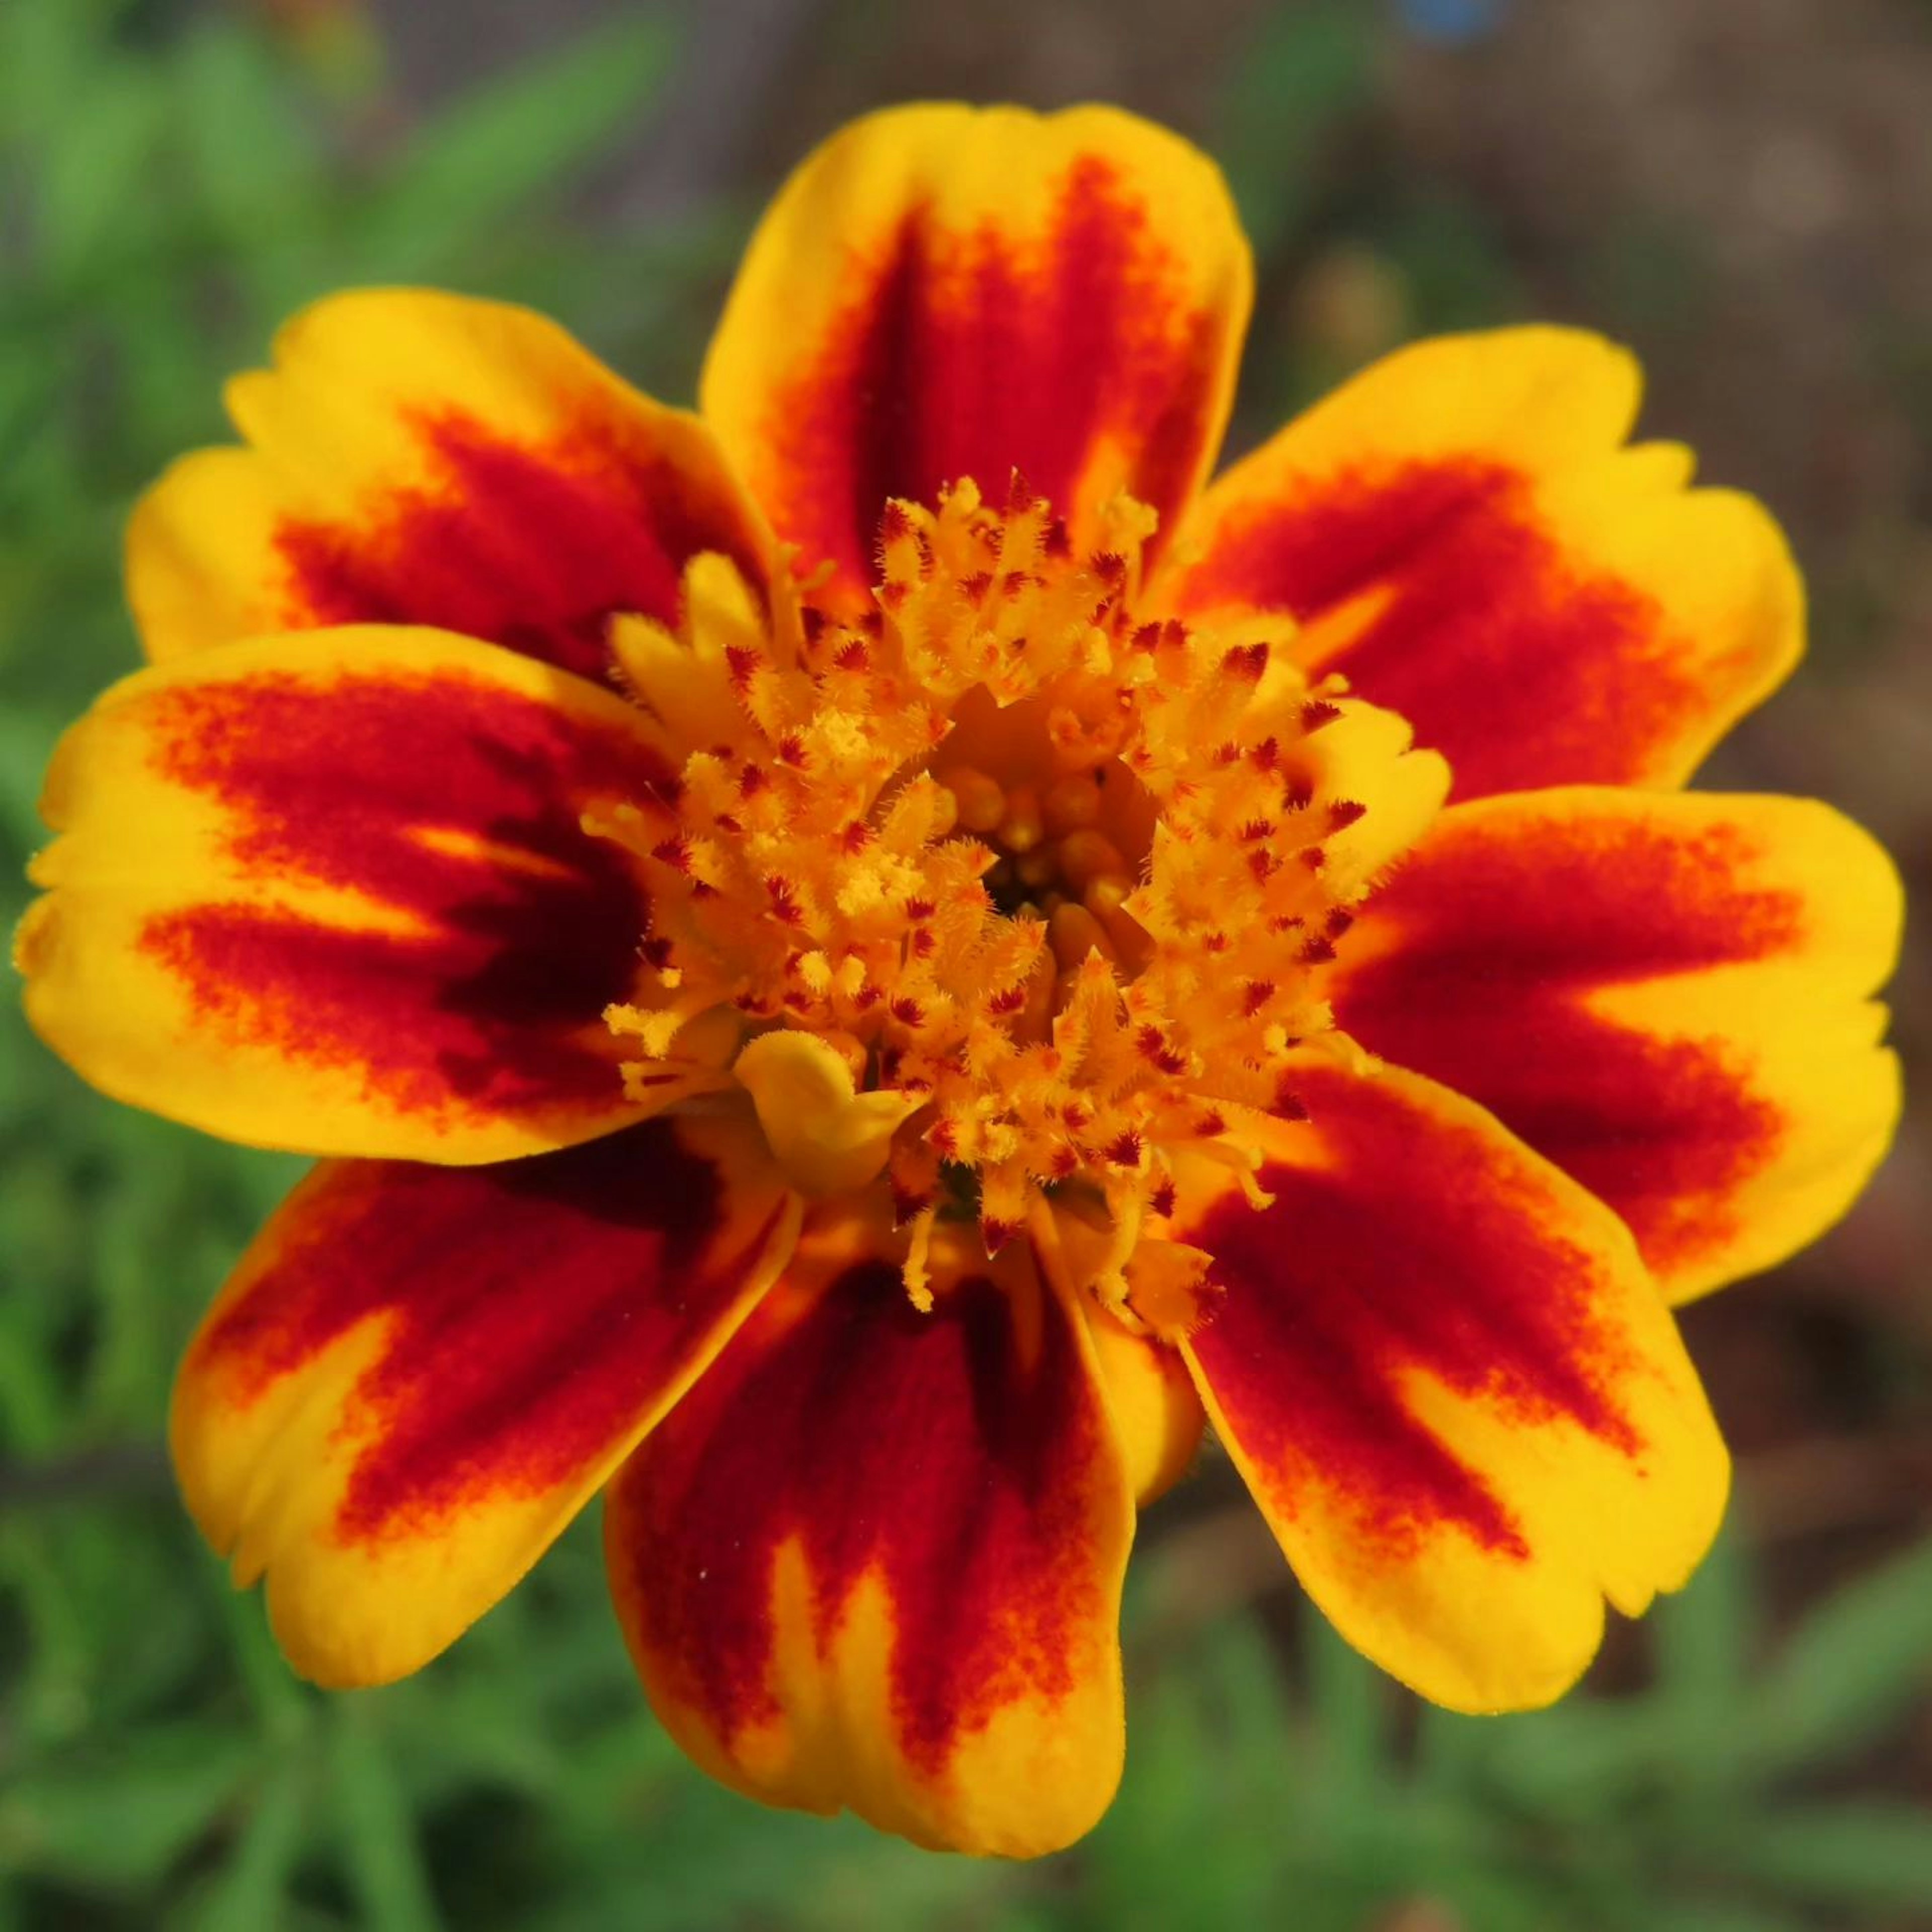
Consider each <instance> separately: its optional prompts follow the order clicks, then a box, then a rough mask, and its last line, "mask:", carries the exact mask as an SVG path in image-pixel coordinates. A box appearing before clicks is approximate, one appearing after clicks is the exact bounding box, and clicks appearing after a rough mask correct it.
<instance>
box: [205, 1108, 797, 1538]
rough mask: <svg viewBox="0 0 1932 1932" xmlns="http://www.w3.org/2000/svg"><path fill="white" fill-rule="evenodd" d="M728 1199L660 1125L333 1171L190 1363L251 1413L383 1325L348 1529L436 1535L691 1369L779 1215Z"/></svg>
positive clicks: (359, 1396) (551, 1470)
mask: <svg viewBox="0 0 1932 1932" xmlns="http://www.w3.org/2000/svg"><path fill="white" fill-rule="evenodd" d="M725 1207H726V1199H725V1192H724V1185H723V1184H722V1182H721V1178H720V1175H719V1174H718V1170H717V1169H716V1168H715V1166H713V1164H712V1162H710V1161H709V1160H706V1159H705V1158H703V1157H700V1155H698V1154H695V1153H694V1152H692V1151H690V1150H688V1148H685V1145H683V1144H682V1142H681V1141H680V1140H679V1137H678V1135H677V1133H676V1130H674V1129H673V1127H671V1126H670V1124H668V1123H667V1122H665V1121H646V1122H645V1123H644V1124H643V1125H641V1126H640V1127H632V1128H629V1129H627V1130H624V1131H623V1132H622V1133H616V1134H612V1135H609V1136H606V1137H605V1138H604V1139H601V1140H596V1141H592V1142H589V1143H587V1144H586V1145H583V1146H582V1147H578V1148H570V1149H568V1150H566V1151H564V1152H562V1153H560V1154H540V1155H537V1156H535V1157H532V1158H530V1159H529V1160H515V1161H506V1162H504V1163H500V1164H497V1165H493V1166H483V1167H463V1168H449V1167H435V1166H427V1165H422V1164H419V1163H415V1162H409V1161H344V1162H339V1163H332V1164H331V1165H329V1166H326V1167H325V1168H323V1169H320V1170H319V1171H318V1173H317V1176H316V1178H315V1179H314V1180H313V1181H311V1183H310V1184H308V1187H307V1188H306V1189H305V1190H304V1191H303V1192H302V1193H299V1194H298V1195H297V1196H295V1197H294V1199H293V1202H291V1205H290V1208H288V1209H287V1210H285V1211H284V1212H285V1215H286V1217H287V1226H286V1229H285V1232H284V1238H283V1241H282V1244H281V1248H280V1250H279V1252H278V1253H276V1254H275V1256H274V1258H273V1259H272V1261H271V1262H270V1264H269V1266H268V1267H267V1268H266V1269H265V1270H264V1271H263V1273H262V1274H260V1275H259V1276H258V1277H257V1278H256V1279H255V1280H254V1281H252V1282H251V1283H249V1285H248V1287H247V1289H245V1291H244V1292H242V1294H241V1295H240V1297H239V1298H238V1299H237V1300H236V1301H234V1302H233V1303H232V1304H229V1306H228V1307H226V1309H225V1310H223V1311H222V1312H221V1313H220V1314H219V1315H217V1316H216V1317H215V1318H214V1319H213V1320H211V1322H210V1323H209V1324H208V1327H207V1328H205V1330H204V1331H202V1334H201V1336H200V1337H199V1338H198V1340H197V1341H196V1344H195V1346H194V1349H193V1351H192V1352H191V1353H190V1355H189V1357H188V1359H187V1362H186V1364H184V1369H183V1373H184V1376H196V1377H201V1378H204V1379H213V1380H214V1382H216V1383H217V1385H218V1387H219V1388H220V1394H221V1397H222V1399H223V1401H224V1402H225V1403H226V1405H227V1406H230V1407H232V1408H234V1409H246V1408H248V1407H249V1406H251V1405H253V1404H254V1403H257V1402H258V1401H260V1400H262V1399H263V1397H265V1396H266V1394H268V1393H269V1391H270V1390H271V1389H272V1388H274V1386H275V1385H276V1384H277V1383H278V1382H281V1380H282V1379H284V1378H285V1377H287V1376H292V1375H295V1374H297V1373H300V1372H301V1371H302V1370H304V1369H305V1368H306V1367H308V1365H309V1364H311V1363H312V1362H313V1361H314V1360H315V1359H316V1358H317V1357H318V1356H320V1355H321V1354H322V1353H323V1352H324V1351H325V1350H326V1349H328V1348H329V1346H330V1345H331V1344H332V1343H335V1342H336V1341H338V1340H340V1339H341V1337H344V1336H345V1335H347V1334H348V1333H349V1332H350V1331H351V1330H352V1329H353V1328H356V1327H357V1326H358V1325H359V1324H361V1323H362V1322H367V1321H368V1320H370V1319H372V1318H374V1317H379V1316H380V1317H382V1318H383V1319H385V1320H386V1322H387V1323H388V1324H389V1325H388V1327H387V1328H386V1330H385V1333H384V1339H383V1348H382V1352H381V1354H380V1356H379V1357H378V1358H377V1360H376V1361H374V1363H373V1364H371V1367H369V1368H368V1370H366V1371H365V1373H364V1374H363V1376H362V1379H361V1380H360V1381H359V1382H358V1384H357V1385H356V1388H355V1391H354V1393H353V1395H352V1396H351V1397H350V1400H349V1402H348V1404H347V1408H346V1409H345V1412H344V1416H343V1419H342V1424H341V1427H342V1428H343V1429H344V1430H346V1431H347V1432H349V1433H350V1435H351V1436H353V1437H354V1438H356V1439H366V1440H365V1446H364V1447H362V1449H361V1450H360V1452H359V1454H358V1455H357V1457H356V1463H355V1467H354V1472H353V1475H352V1477H351V1478H350V1483H349V1487H348V1489H347V1493H345V1495H344V1499H343V1502H342V1505H341V1510H340V1511H339V1513H338V1516H337V1518H336V1522H335V1534H336V1535H337V1536H338V1538H339V1539H340V1540H341V1541H344V1542H360V1541H374V1540H376V1539H378V1538H383V1537H386V1536H392V1535H423V1534H426V1533H432V1532H434V1531H436V1530H437V1528H438V1527H439V1526H440V1525H441V1524H443V1523H445V1522H446V1521H447V1520H449V1518H451V1517H453V1516H454V1515H455V1514H456V1513H457V1512H458V1511H460V1510H461V1509H462V1508H464V1507H465V1506H466V1505H472V1504H474V1503H475V1502H476V1501H478V1499H481V1498H482V1497H484V1496H499V1497H508V1496H536V1495H539V1494H541V1493H543V1492H544V1491H546V1490H550V1489H552V1488H554V1487H556V1486H557V1485H559V1484H565V1483H568V1482H570V1481H572V1480H573V1479H575V1478H578V1477H580V1474H581V1472H583V1470H585V1469H586V1468H587V1467H589V1466H590V1465H592V1464H593V1463H595V1461H596V1460H598V1457H600V1456H601V1455H603V1454H606V1453H607V1452H608V1451H609V1450H610V1448H611V1446H612V1445H613V1443H615V1442H621V1441H622V1439H623V1438H624V1437H625V1436H626V1435H628V1433H630V1431H631V1430H632V1428H633V1427H634V1426H635V1424H636V1421H637V1418H638V1417H639V1416H640V1415H642V1414H643V1413H644V1412H646V1410H647V1409H649V1407H651V1406H652V1405H653V1404H654V1403H655V1401H657V1400H660V1399H661V1396H662V1394H663V1393H664V1391H667V1389H669V1388H670V1387H671V1386H672V1385H673V1384H674V1383H675V1382H676V1381H677V1380H678V1379H680V1378H681V1377H682V1376H683V1375H685V1373H688V1371H689V1370H690V1369H691V1367H692V1365H693V1364H694V1361H696V1360H697V1358H698V1356H699V1355H700V1354H701V1352H703V1350H704V1349H706V1347H707V1346H709V1342H710V1340H711V1339H712V1337H713V1336H714V1334H715V1331H716V1328H717V1326H718V1323H719V1322H721V1321H722V1320H724V1319H725V1318H726V1316H727V1313H728V1311H729V1310H730V1304H731V1302H732V1300H733V1297H734V1296H736V1295H738V1294H739V1292H741V1290H742V1286H743V1284H744V1283H745V1279H746V1277H748V1275H749V1274H750V1273H751V1270H752V1268H753V1267H754V1265H755V1264H756V1262H757V1259H758V1258H759V1256H760V1253H762V1251H763V1247H764V1244H765V1243H766V1241H767V1240H768V1239H769V1238H770V1235H771V1234H772V1230H773V1226H774V1223H775V1221H776V1220H777V1218H778V1214H779V1213H780V1212H781V1209H780V1208H779V1207H778V1205H776V1204H775V1203H774V1204H773V1205H772V1207H771V1208H770V1210H769V1214H768V1215H767V1217H766V1219H765V1220H763V1223H762V1225H758V1224H756V1223H755V1222H754V1221H747V1222H745V1223H743V1224H742V1225H740V1226H736V1227H733V1226H731V1225H730V1223H729V1221H728V1220H727V1216H726V1213H725ZM720 1250H722V1252H721V1251H720Z"/></svg>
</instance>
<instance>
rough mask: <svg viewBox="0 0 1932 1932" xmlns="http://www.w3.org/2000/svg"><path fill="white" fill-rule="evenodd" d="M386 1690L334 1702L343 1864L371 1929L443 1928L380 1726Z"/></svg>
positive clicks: (413, 1931) (435, 1931)
mask: <svg viewBox="0 0 1932 1932" xmlns="http://www.w3.org/2000/svg"><path fill="white" fill-rule="evenodd" d="M380 1703H381V1697H380V1693H377V1692H371V1691H363V1692H360V1693H356V1694H350V1695H347V1696H345V1697H343V1698H342V1699H341V1701H340V1703H338V1705H337V1706H336V1707H335V1727H334V1746H335V1748H334V1752H333V1758H334V1770H335V1808H336V1816H337V1817H338V1820H339V1821H340V1826H341V1843H342V1855H343V1863H344V1867H346V1869H347V1872H348V1875H349V1882H350V1885H352V1886H353V1888H354V1890H355V1892H356V1897H357V1898H358V1899H359V1901H360V1902H361V1904H362V1922H363V1923H365V1924H368V1926H369V1927H371V1932H439V1928H440V1927H441V1925H442V1923H443V1920H442V1918H441V1915H440V1914H439V1913H438V1912H437V1909H436V1903H435V1900H434V1898H433V1897H432V1896H431V1892H430V1885H429V1876H428V1872H427V1871H426V1870H425V1867H424V1864H423V1858H422V1849H421V1847H420V1846H419V1845H418V1843H417V1842H416V1820H415V1818H414V1817H413V1815H412V1814H411V1812H410V1808H409V1805H408V1802H407V1799H406V1798H405V1796H404V1793H403V1791H402V1789H401V1787H400V1786H399V1784H398V1782H397V1780H396V1776H395V1770H394V1769H393V1767H392V1765H391V1763H390V1760H389V1750H388V1748H387V1746H386V1745H385V1744H384V1742H383V1739H382V1737H381V1736H380V1732H379V1730H378V1728H377V1727H378V1724H379V1722H380V1719H379V1718H378V1715H377V1712H378V1709H379V1708H380Z"/></svg>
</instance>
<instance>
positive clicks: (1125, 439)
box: [766, 154, 1223, 588]
mask: <svg viewBox="0 0 1932 1932" xmlns="http://www.w3.org/2000/svg"><path fill="white" fill-rule="evenodd" d="M853 274H854V275H855V276H856V278H859V279H860V280H861V281H862V282H863V284H864V286H863V287H862V288H861V289H860V290H859V293H857V294H856V295H855V296H853V299H852V300H851V302H850V304H849V305H847V308H846V309H845V311H844V314H843V315H842V316H841V317H840V318H839V319H838V320H837V321H836V322H835V323H833V325H832V327H831V329H830V330H829V332H828V334H827V337H826V341H825V343H824V345H823V349H822V350H821V352H820V354H819V355H818V356H817V359H816V360H815V361H814V362H811V364H809V365H808V366H807V367H806V368H805V369H804V371H802V373H801V374H799V375H797V376H796V377H795V378H794V379H793V380H791V381H790V382H789V383H787V384H786V385H785V386H784V389H782V390H781V392H780V394H779V395H778V398H776V400H775V402H774V404H773V406H772V412H771V416H770V418H769V427H768V428H767V430H766V434H767V435H768V437H769V440H770V442H771V443H772V446H773V448H774V449H775V451H776V452H778V455H777V457H776V458H775V473H774V475H772V478H771V480H770V483H769V486H768V490H767V494H768V495H769V496H770V498H771V499H772V500H771V501H770V502H768V504H767V505H766V507H767V508H768V509H769V511H770V512H771V514H772V520H773V522H774V523H775V524H776V525H777V526H778V529H780V530H781V532H783V533H784V535H786V536H787V537H789V538H792V539H793V540H794V541H797V542H799V544H802V547H803V550H804V554H805V557H806V558H807V559H817V558H819V557H826V556H829V557H831V558H832V559H835V561H836V562H837V563H838V565H839V567H840V571H841V575H842V577H844V580H845V581H846V583H847V585H848V586H851V587H853V588H862V587H863V586H865V585H866V584H868V583H870V582H871V580H872V578H873V577H874V574H876V573H875V571H874V567H873V565H874V550H875V542H876V535H877V530H878V528H879V518H880V511H881V508H882V506H883V505H885V504H886V502H887V501H888V499H890V498H892V497H895V496H903V497H907V498H910V499H913V500H914V501H916V502H924V503H930V502H933V501H934V500H935V498H936V496H937V495H938V490H939V489H940V487H941V485H942V484H949V483H952V482H955V481H957V480H958V479H959V478H961V477H962V476H971V477H972V478H974V479H975V480H976V481H977V482H978V483H979V484H980V485H981V487H983V489H985V490H987V491H988V492H989V493H992V495H993V496H994V498H995V500H998V493H999V492H1000V491H1001V490H1003V489H1004V487H1005V485H1006V482H1007V478H1008V477H1009V476H1010V475H1011V473H1012V472H1013V470H1014V469H1020V470H1022V471H1024V472H1025V476H1026V481H1027V484H1028V487H1030V488H1031V489H1032V490H1034V491H1036V492H1037V493H1038V494H1040V496H1043V497H1046V499H1049V501H1051V502H1053V503H1055V504H1056V505H1061V506H1064V507H1065V508H1068V509H1070V510H1074V511H1079V510H1082V509H1085V508H1091V505H1085V504H1083V503H1082V502H1080V501H1079V497H1080V494H1081V492H1080V490H1079V487H1078V486H1079V484H1080V483H1081V481H1082V475H1083V472H1084V471H1085V468H1086V466H1087V464H1088V461H1089V459H1090V458H1091V457H1092V455H1094V450H1095V446H1096V444H1097V443H1098V442H1099V441H1100V440H1102V439H1103V438H1104V439H1106V440H1107V441H1108V442H1109V443H1118V445H1119V446H1121V448H1122V449H1124V451H1127V452H1132V455H1131V460H1130V463H1129V466H1128V470H1127V475H1126V477H1125V478H1124V483H1123V487H1125V488H1127V490H1130V492H1131V493H1133V495H1134V496H1137V497H1139V499H1141V500H1142V502H1145V503H1148V504H1150V505H1152V506H1153V507H1154V509H1155V510H1157V511H1158V512H1159V513H1160V519H1161V524H1162V527H1163V529H1166V527H1168V526H1169V525H1170V524H1171V523H1172V520H1173V519H1174V517H1175V516H1176V514H1178V511H1179V510H1180V509H1181V505H1182V504H1183V502H1184V499H1185V498H1186V497H1187V496H1188V495H1189V494H1190V492H1191V490H1192V489H1193V482H1194V478H1195V477H1196V474H1197V472H1198V470H1199V466H1200V464H1201V463H1202V460H1203V459H1204V458H1205V455H1207V454H1208V451H1207V448H1206V444H1207V440H1208V437H1209V436H1210V435H1211V434H1212V433H1213V431H1214V428H1215V413H1214V395H1215V390H1216V387H1217V372H1218V371H1219V369H1220V363H1221V359H1222V354H1223V350H1222V326H1223V325H1222V322H1221V320H1220V317H1217V315H1216V314H1214V312H1213V311H1211V310H1208V309H1202V310H1199V311H1188V310H1186V309H1184V308H1181V306H1180V305H1179V304H1178V296H1177V290H1178V287H1180V286H1181V284H1182V281H1183V276H1182V272H1181V269H1180V266H1179V264H1178V263H1177V262H1175V260H1174V258H1173V257H1172V255H1171V254H1169V251H1168V250H1167V249H1166V248H1165V247H1164V246H1163V244H1162V243H1161V242H1160V240H1159V239H1158V238H1157V236H1155V235H1154V233H1152V231H1151V227H1150V225H1149V223H1148V213H1147V209H1146V207H1145V204H1144V203H1143V202H1141V201H1140V200H1139V199H1138V198H1137V197H1136V196H1134V195H1133V193H1131V192H1130V191H1129V190H1128V189H1127V187H1126V185H1125V184H1124V182H1123V181H1122V180H1121V175H1120V173H1119V171H1118V169H1116V167H1115V166H1114V164H1113V163H1111V162H1110V161H1109V160H1106V159H1105V158H1103V157H1101V156H1100V155H1097V154H1088V155H1085V156H1082V157H1080V158H1079V160H1076V162H1075V163H1073V166H1071V167H1070V169H1069V170H1068V171H1067V175H1066V176H1065V178H1064V181H1063V182H1062V184H1061V187H1060V189H1059V193H1058V203H1057V205H1056V208H1055V213H1054V215H1053V217H1052V222H1051V224H1050V226H1049V229H1048V230H1047V232H1046V235H1045V236H1043V238H1040V239H1037V240H1036V239H1033V238H1028V239H1026V240H1025V242H1024V244H1023V245H1016V242H1015V241H1014V239H1013V238H1010V237H1008V236H1004V235H1002V234H1001V233H1000V232H999V230H998V229H997V228H995V227H994V226H992V225H991V224H990V223H989V225H987V226H985V227H983V228H981V229H979V230H977V232H976V233H972V234H971V235H962V234H959V233H956V232H950V231H948V230H947V229H944V228H941V226H938V223H936V222H935V220H934V219H933V217H932V212H931V211H930V209H929V208H923V207H916V208H913V209H912V210H911V211H909V212H908V213H907V215H906V216H905V217H904V220H902V222H901V224H900V226H899V227H898V231H897V233H895V234H894V235H893V236H892V237H891V238H890V239H889V242H887V243H886V245H885V247H884V248H883V249H881V250H880V252H879V254H878V256H877V259H876V260H874V262H873V263H871V264H870V265H869V266H858V267H856V269H854V270H853ZM1153 550H1154V546H1152V545H1151V546H1150V554H1151V553H1153Z"/></svg>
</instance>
